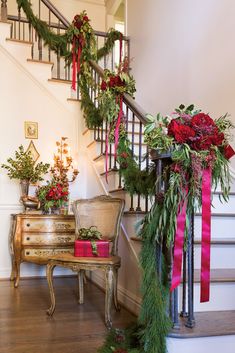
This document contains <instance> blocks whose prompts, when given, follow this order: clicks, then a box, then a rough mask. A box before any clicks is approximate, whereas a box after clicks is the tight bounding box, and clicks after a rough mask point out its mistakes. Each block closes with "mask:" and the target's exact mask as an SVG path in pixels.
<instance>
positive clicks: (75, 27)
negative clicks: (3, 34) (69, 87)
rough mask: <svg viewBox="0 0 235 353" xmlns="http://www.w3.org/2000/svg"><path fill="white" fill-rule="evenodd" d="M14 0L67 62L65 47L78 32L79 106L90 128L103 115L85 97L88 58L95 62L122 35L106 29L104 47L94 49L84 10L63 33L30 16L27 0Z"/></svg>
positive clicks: (68, 54) (68, 52)
mask: <svg viewBox="0 0 235 353" xmlns="http://www.w3.org/2000/svg"><path fill="white" fill-rule="evenodd" d="M16 2H17V4H18V7H19V8H22V9H23V11H24V12H25V14H26V17H27V19H28V20H29V23H30V24H31V25H32V26H33V27H34V29H35V30H36V32H37V33H38V34H39V36H40V37H41V38H42V39H43V40H44V42H45V44H46V45H48V47H49V48H50V49H51V50H53V51H55V52H56V53H58V54H59V55H60V56H61V57H64V58H65V60H66V61H67V63H68V64H70V63H71V62H72V61H73V53H72V52H71V50H68V44H73V39H74V38H75V37H77V38H78V40H79V34H82V37H83V38H84V43H83V45H82V51H81V58H80V71H79V80H80V81H79V88H80V92H81V106H82V109H83V112H84V117H85V120H86V123H87V127H88V128H94V127H97V126H101V124H102V121H103V117H102V116H101V114H100V111H99V109H98V108H96V106H95V105H94V103H93V102H92V101H91V99H90V96H89V87H91V86H92V85H93V84H94V83H93V82H92V79H91V69H90V66H89V65H88V61H89V60H94V61H97V60H99V59H101V58H102V57H104V56H105V55H108V54H109V53H110V52H111V50H112V49H113V46H114V44H115V41H116V40H118V39H120V37H121V36H122V34H121V33H120V32H119V31H117V30H115V29H113V28H112V29H110V30H109V32H108V36H107V38H106V41H105V44H104V46H103V47H102V48H100V49H98V50H97V48H96V40H95V34H94V31H93V29H92V27H91V26H90V24H89V19H88V17H87V14H86V12H85V11H83V12H82V13H81V14H80V15H76V16H75V17H74V21H73V23H72V24H71V25H70V26H69V27H68V29H67V30H66V32H65V33H64V34H56V33H54V32H53V31H52V30H50V28H49V27H48V25H47V24H46V22H44V21H42V20H40V19H39V18H38V17H37V16H35V15H34V13H33V11H32V5H31V4H30V2H29V0H16ZM81 19H82V20H83V23H82V25H81V26H80V24H79V21H81ZM83 24H84V26H83ZM78 49H79V48H78V47H77V46H76V48H75V51H76V55H77V52H78Z"/></svg>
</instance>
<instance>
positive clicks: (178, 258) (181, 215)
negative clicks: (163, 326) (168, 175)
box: [170, 190, 188, 291]
mask: <svg viewBox="0 0 235 353" xmlns="http://www.w3.org/2000/svg"><path fill="white" fill-rule="evenodd" d="M185 191H186V194H187V192H188V191H187V190H185ZM185 196H186V195H185ZM186 209H187V199H186V197H185V199H184V201H183V205H182V207H179V211H178V216H177V225H176V233H175V244H174V263H173V273H172V281H171V289H170V290H171V291H173V290H174V289H175V288H176V287H178V285H179V284H180V282H181V268H182V257H183V247H184V231H185V222H186Z"/></svg>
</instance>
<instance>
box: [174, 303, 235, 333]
mask: <svg viewBox="0 0 235 353" xmlns="http://www.w3.org/2000/svg"><path fill="white" fill-rule="evenodd" d="M186 320H187V318H180V320H179V321H180V329H179V330H177V329H173V330H172V331H171V333H170V334H169V337H175V338H196V337H210V336H225V335H235V311H234V310H233V311H204V312H196V313H195V320H196V325H195V327H194V328H188V327H185V322H186Z"/></svg>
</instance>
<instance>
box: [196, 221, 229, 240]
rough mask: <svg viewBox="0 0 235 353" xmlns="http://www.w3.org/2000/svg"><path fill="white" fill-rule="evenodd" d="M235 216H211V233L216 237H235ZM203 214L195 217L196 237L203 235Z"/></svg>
mask: <svg viewBox="0 0 235 353" xmlns="http://www.w3.org/2000/svg"><path fill="white" fill-rule="evenodd" d="M234 221H235V219H234V217H226V216H224V217H216V216H212V218H211V233H212V237H213V238H214V239H217V238H222V237H223V238H234V235H235V234H234ZM201 222H202V221H201V216H196V217H195V223H194V229H195V238H198V239H200V237H201Z"/></svg>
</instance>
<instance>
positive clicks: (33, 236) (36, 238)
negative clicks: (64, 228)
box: [22, 233, 75, 245]
mask: <svg viewBox="0 0 235 353" xmlns="http://www.w3.org/2000/svg"><path fill="white" fill-rule="evenodd" d="M74 241H75V234H73V233H44V234H43V233H23V234H22V245H60V244H71V245H73V244H74Z"/></svg>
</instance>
